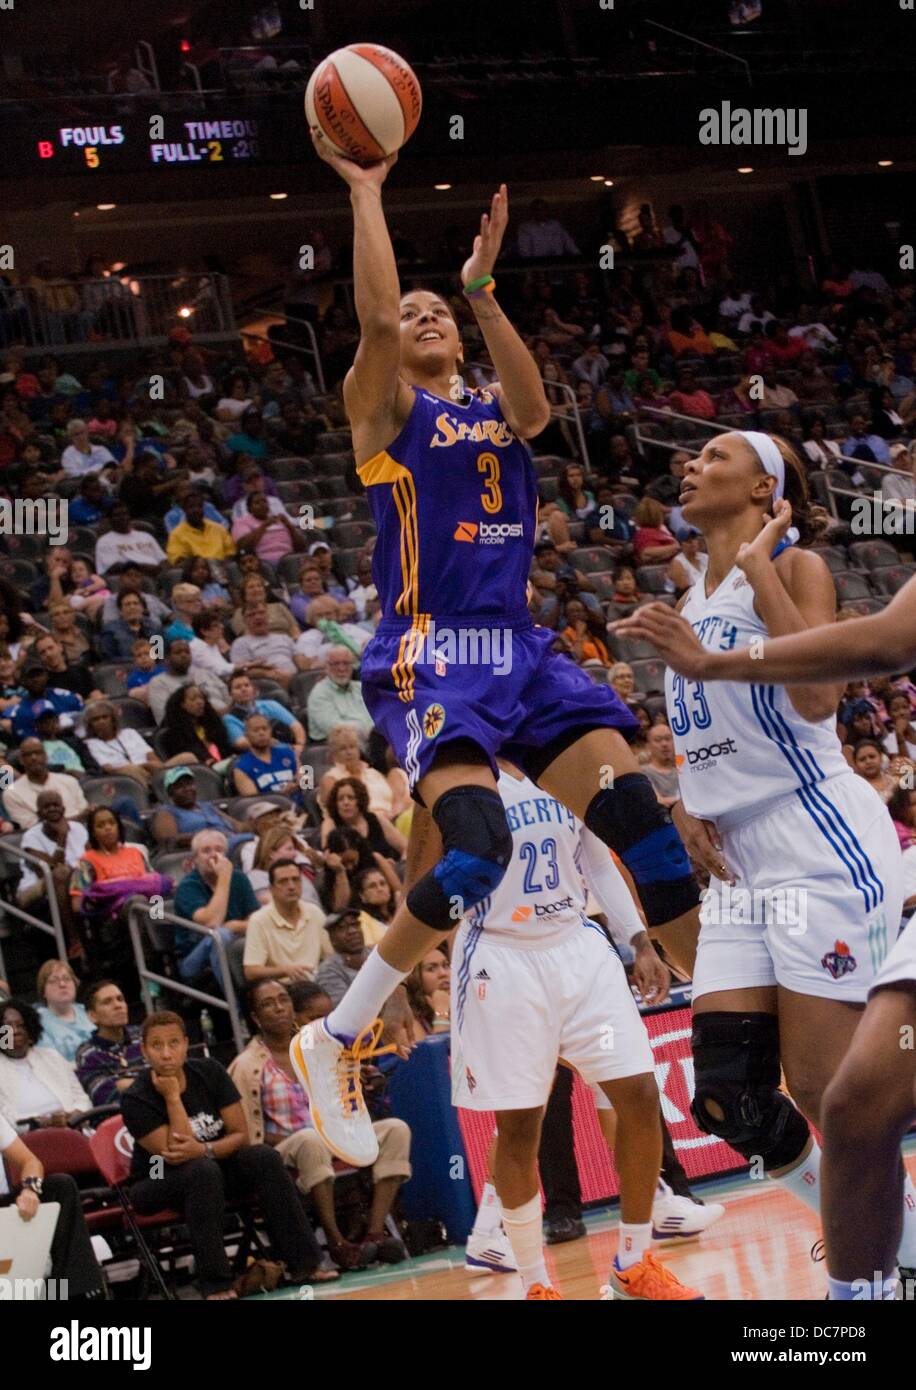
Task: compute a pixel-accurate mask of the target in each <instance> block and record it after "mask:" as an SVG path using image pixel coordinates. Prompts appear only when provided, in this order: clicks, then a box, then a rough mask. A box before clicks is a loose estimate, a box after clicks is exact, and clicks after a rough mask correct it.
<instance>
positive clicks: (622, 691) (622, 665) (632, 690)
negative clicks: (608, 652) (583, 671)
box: [608, 661, 642, 706]
mask: <svg viewBox="0 0 916 1390" xmlns="http://www.w3.org/2000/svg"><path fill="white" fill-rule="evenodd" d="M608 685H610V686H612V687H613V689H614V690H616V691H617V694H618V695H619V696H620V698H621V700H623V702H624V704H625V705H629V706H633V705H637V704H640V703H641V701H642V696H641V695H639V694H638V693H637V690H636V677H635V676H634V674H633V667H632V666H630V665H628V663H627V662H626V661H618V662H615V664H614V665H613V666H612V667H611V671H610V675H609V676H608Z"/></svg>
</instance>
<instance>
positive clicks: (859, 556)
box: [849, 541, 900, 570]
mask: <svg viewBox="0 0 916 1390" xmlns="http://www.w3.org/2000/svg"><path fill="white" fill-rule="evenodd" d="M849 555H850V558H851V560H852V563H853V564H854V565H855V567H856V569H862V570H878V569H884V568H885V566H887V565H899V564H900V556H899V555H898V554H897V552H896V550H895V549H894V547H893V546H892V545H891V543H890V542H889V541H855V542H854V543H853V544H852V545H851V546H850V547H849Z"/></svg>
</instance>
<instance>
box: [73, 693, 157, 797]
mask: <svg viewBox="0 0 916 1390" xmlns="http://www.w3.org/2000/svg"><path fill="white" fill-rule="evenodd" d="M86 745H87V747H88V749H89V752H90V753H91V754H92V756H93V758H94V759H95V761H96V762H97V763H98V765H99V767H100V768H101V769H102V772H103V773H107V774H112V775H117V776H120V777H133V778H134V780H135V781H137V782H139V783H140V784H141V785H142V786H144V787H149V786H150V785H151V783H152V780H153V773H154V772H158V771H159V769H160V768H161V767H162V766H163V764H162V760H161V758H159V757H158V756H157V754H156V753H154V752H153V750H152V748H150V746H149V744H148V743H147V741H146V739H145V738H144V737H143V735H142V734H141V733H138V731H137V730H136V729H122V728H121V718H120V714H119V711H118V710H117V709H116V707H115V706H114V705H112V704H109V703H108V701H107V700H100V701H97V702H96V703H95V704H93V705H91V706H90V708H89V709H88V710H87V711H86Z"/></svg>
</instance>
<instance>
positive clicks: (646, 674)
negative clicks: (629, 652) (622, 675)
mask: <svg viewBox="0 0 916 1390" xmlns="http://www.w3.org/2000/svg"><path fill="white" fill-rule="evenodd" d="M628 665H630V666H632V668H633V678H634V680H635V681H636V689H637V690H641V691H642V692H643V694H644V695H654V694H657V693H659V694H663V693H664V690H665V663H664V662H663V661H660V660H659V658H658V657H657V656H656V657H652V658H651V659H649V660H648V661H631V662H628Z"/></svg>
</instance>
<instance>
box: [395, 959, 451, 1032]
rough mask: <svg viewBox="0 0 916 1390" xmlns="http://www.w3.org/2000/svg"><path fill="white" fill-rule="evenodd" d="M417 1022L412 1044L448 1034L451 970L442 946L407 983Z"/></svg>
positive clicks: (411, 1008) (408, 997)
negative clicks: (439, 1034)
mask: <svg viewBox="0 0 916 1390" xmlns="http://www.w3.org/2000/svg"><path fill="white" fill-rule="evenodd" d="M405 984H406V987H407V999H408V1002H409V1004H410V1011H411V1013H412V1014H413V1018H414V1030H413V1041H414V1042H422V1041H423V1039H424V1038H427V1037H429V1035H430V1033H447V1032H448V1030H449V1028H450V1026H451V1022H450V1018H451V993H450V988H451V969H450V967H449V962H448V956H447V955H446V953H445V951H444V950H443V948H442V947H441V946H434V947H432V949H431V950H429V951H427V953H426V955H425V956H424V957H423V959H422V960H421V961H420V964H419V965H415V966H414V968H413V970H411V972H410V974H409V975H408V976H407V979H406V981H405Z"/></svg>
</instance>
